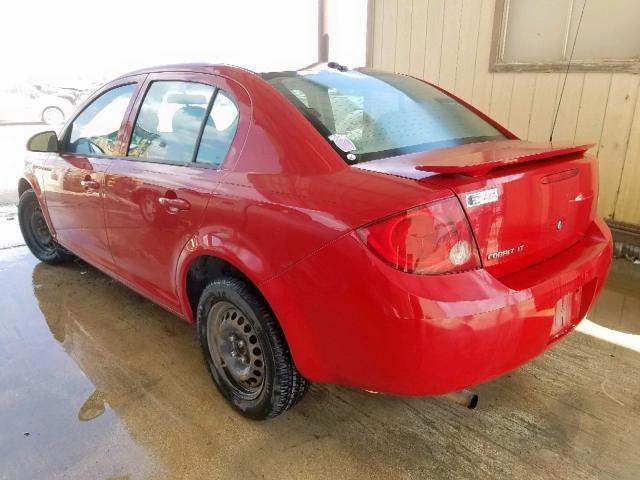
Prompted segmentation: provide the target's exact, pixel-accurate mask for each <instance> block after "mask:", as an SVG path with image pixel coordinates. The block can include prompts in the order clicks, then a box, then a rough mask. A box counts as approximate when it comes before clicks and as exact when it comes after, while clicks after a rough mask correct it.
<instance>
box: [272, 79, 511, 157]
mask: <svg viewBox="0 0 640 480" xmlns="http://www.w3.org/2000/svg"><path fill="white" fill-rule="evenodd" d="M263 76H264V78H265V79H266V80H267V81H268V82H269V83H271V84H272V85H273V86H274V87H276V88H277V89H278V90H279V91H280V92H281V93H283V94H284V96H285V97H287V98H288V99H289V100H290V101H291V102H292V103H293V104H294V105H295V106H296V107H297V108H298V109H299V110H300V111H301V112H302V113H303V114H304V115H305V116H306V117H307V119H308V120H309V121H311V123H312V124H313V125H314V126H315V127H316V128H317V129H318V130H319V131H320V133H321V134H323V135H324V136H325V138H326V139H327V140H328V141H330V142H332V143H333V144H334V147H335V148H336V150H337V151H339V152H340V153H342V154H343V156H344V158H345V160H346V161H348V162H350V163H358V162H363V161H367V160H373V159H376V158H383V157H388V156H392V155H401V154H404V153H412V152H421V151H428V150H432V149H434V148H442V147H445V146H453V145H460V144H464V143H476V142H484V141H489V140H497V139H504V138H505V136H504V135H503V134H502V133H501V132H500V131H498V130H497V129H496V128H494V127H493V126H492V125H490V124H489V123H488V122H486V121H485V120H484V119H482V118H481V117H479V116H478V115H476V114H475V113H473V112H472V111H471V110H469V109H468V108H466V107H465V106H464V105H462V104H460V103H458V102H457V101H455V100H454V99H452V98H451V97H449V96H448V95H446V94H444V93H442V92H440V91H439V90H438V89H436V88H434V87H432V86H430V85H428V84H426V83H424V82H421V81H419V80H416V79H415V78H412V77H408V76H404V75H397V74H392V73H382V72H363V71H348V72H334V71H306V72H305V71H299V72H279V73H268V74H264V75H263ZM303 99H304V101H303Z"/></svg>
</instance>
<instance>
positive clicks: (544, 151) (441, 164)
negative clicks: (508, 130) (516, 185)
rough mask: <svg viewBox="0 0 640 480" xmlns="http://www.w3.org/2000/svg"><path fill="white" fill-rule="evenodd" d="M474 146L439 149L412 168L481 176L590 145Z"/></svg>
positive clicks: (510, 143)
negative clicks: (465, 148) (500, 168)
mask: <svg viewBox="0 0 640 480" xmlns="http://www.w3.org/2000/svg"><path fill="white" fill-rule="evenodd" d="M477 146H478V148H475V149H474V150H473V151H470V152H459V154H457V155H456V154H455V153H456V150H455V149H451V150H449V151H446V150H444V151H440V152H439V153H440V154H439V155H433V154H430V155H424V156H423V157H422V158H421V159H420V161H417V162H415V164H414V165H415V169H416V170H420V171H423V172H435V173H461V174H463V175H469V176H471V177H480V176H482V175H485V174H487V173H489V172H490V171H491V170H493V169H494V168H498V167H504V166H508V165H515V164H519V163H526V162H533V161H538V160H545V159H549V158H555V157H561V156H564V155H570V154H574V153H584V152H586V151H587V150H589V149H590V148H591V147H592V146H593V144H585V145H570V144H567V145H558V144H556V145H553V144H551V143H531V142H525V141H522V140H508V141H505V142H499V143H494V142H486V143H482V144H477ZM433 153H435V152H433ZM416 160H417V159H416Z"/></svg>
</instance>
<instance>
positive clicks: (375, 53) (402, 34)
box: [369, 0, 640, 226]
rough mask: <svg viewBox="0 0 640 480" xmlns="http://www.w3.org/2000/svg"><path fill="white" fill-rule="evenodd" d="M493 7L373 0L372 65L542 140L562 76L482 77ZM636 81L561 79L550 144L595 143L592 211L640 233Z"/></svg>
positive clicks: (583, 76)
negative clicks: (426, 84) (596, 193)
mask: <svg viewBox="0 0 640 480" xmlns="http://www.w3.org/2000/svg"><path fill="white" fill-rule="evenodd" d="M494 10H495V0H446V1H445V0H373V12H372V13H373V15H372V21H371V23H370V28H371V29H372V32H371V40H370V44H369V45H370V48H371V49H372V51H371V52H370V55H369V58H371V60H372V63H373V67H375V68H380V69H383V70H390V71H396V72H401V73H408V74H410V75H414V76H416V77H420V78H424V79H426V80H428V81H430V82H433V83H435V84H438V85H441V86H442V87H444V88H446V89H448V90H451V91H452V92H454V93H455V94H456V95H458V96H459V97H461V98H463V99H464V100H466V101H468V102H470V103H471V104H473V105H474V106H476V107H477V108H479V109H480V110H482V111H484V112H486V113H488V114H489V115H491V116H492V117H493V118H495V119H496V120H498V121H499V122H501V123H503V124H504V125H506V126H507V127H508V128H509V129H510V130H512V131H513V132H514V133H515V134H516V135H518V136H520V137H521V138H525V139H530V140H534V141H546V140H548V138H549V133H550V131H551V125H552V122H553V115H554V113H555V108H556V106H557V102H558V97H559V95H560V90H561V88H562V82H563V79H564V74H561V73H491V72H489V56H490V50H491V40H492V34H493V24H494ZM639 85H640V75H634V74H630V73H599V72H598V73H595V72H594V73H591V72H588V73H577V72H576V73H570V74H569V76H568V78H567V83H566V87H565V91H564V96H563V99H562V105H561V107H560V111H559V115H558V121H557V125H556V130H555V134H554V140H558V141H570V142H578V143H580V142H583V143H587V142H589V143H597V146H596V147H594V149H593V153H595V154H597V156H598V159H599V163H600V199H599V210H600V214H601V215H603V216H604V217H605V218H607V219H610V220H614V221H617V222H624V223H629V224H633V225H637V226H640V95H639V94H638V93H639Z"/></svg>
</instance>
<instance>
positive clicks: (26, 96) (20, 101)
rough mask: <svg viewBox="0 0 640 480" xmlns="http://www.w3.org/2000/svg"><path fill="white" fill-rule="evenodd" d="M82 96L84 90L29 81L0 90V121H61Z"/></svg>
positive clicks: (69, 113)
mask: <svg viewBox="0 0 640 480" xmlns="http://www.w3.org/2000/svg"><path fill="white" fill-rule="evenodd" d="M84 96H85V92H83V91H81V90H77V89H73V88H59V87H46V86H40V85H31V84H27V85H21V86H18V87H13V88H8V89H6V90H0V123H27V122H29V123H30V122H43V123H46V124H47V125H60V124H62V123H64V122H65V121H66V120H67V119H68V118H69V116H70V115H71V114H72V113H73V112H74V111H75V110H76V108H77V106H78V104H79V103H80V101H81V100H82V99H83V98H84Z"/></svg>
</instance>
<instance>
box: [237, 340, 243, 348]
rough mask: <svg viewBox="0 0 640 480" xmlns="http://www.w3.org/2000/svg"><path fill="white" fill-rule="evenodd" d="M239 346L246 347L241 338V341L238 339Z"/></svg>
mask: <svg viewBox="0 0 640 480" xmlns="http://www.w3.org/2000/svg"><path fill="white" fill-rule="evenodd" d="M238 347H239V348H242V347H244V340H240V341H238Z"/></svg>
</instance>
